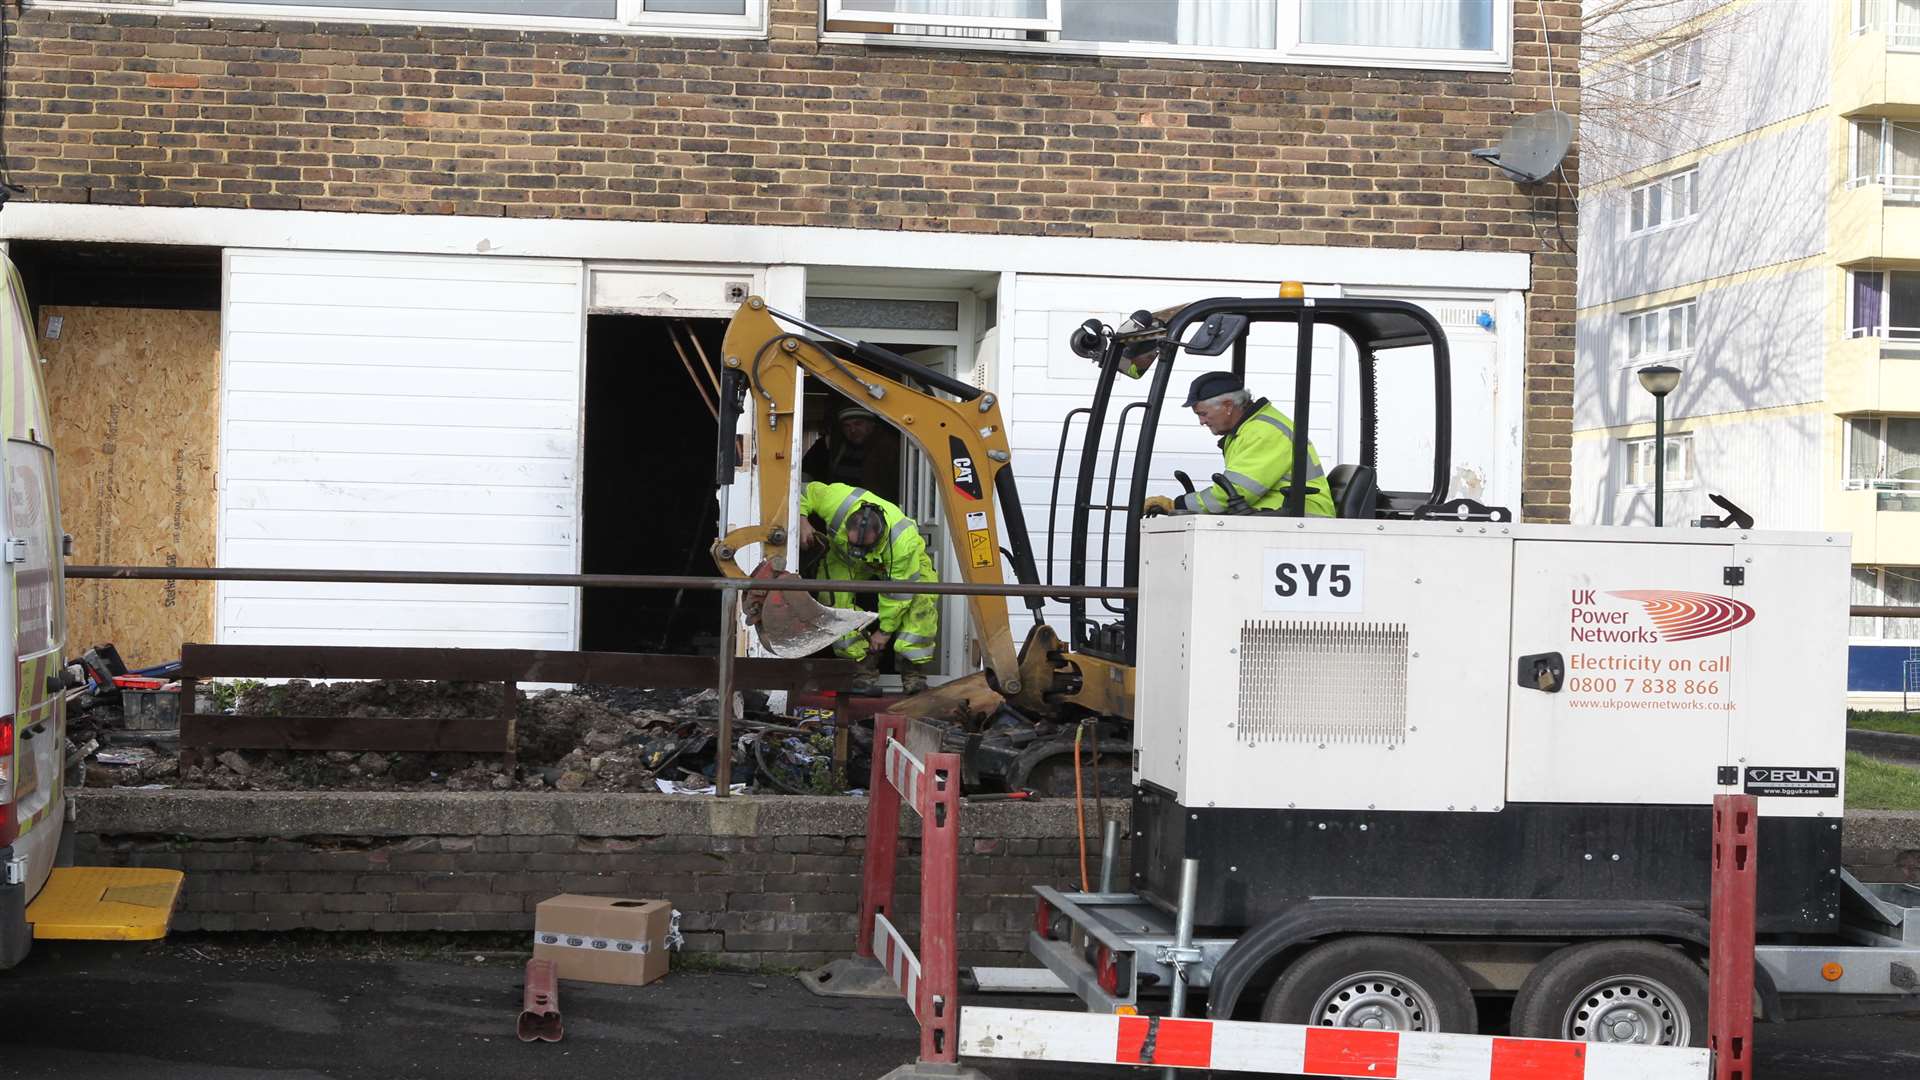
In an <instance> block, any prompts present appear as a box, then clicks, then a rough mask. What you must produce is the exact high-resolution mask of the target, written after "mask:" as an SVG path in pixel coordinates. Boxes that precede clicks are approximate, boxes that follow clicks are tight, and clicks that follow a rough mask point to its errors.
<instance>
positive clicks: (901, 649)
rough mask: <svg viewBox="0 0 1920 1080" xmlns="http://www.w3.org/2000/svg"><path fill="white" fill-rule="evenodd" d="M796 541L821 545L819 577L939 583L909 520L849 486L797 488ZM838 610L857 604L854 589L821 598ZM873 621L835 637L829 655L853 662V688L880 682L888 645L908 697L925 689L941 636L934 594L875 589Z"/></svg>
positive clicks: (867, 687)
mask: <svg viewBox="0 0 1920 1080" xmlns="http://www.w3.org/2000/svg"><path fill="white" fill-rule="evenodd" d="M800 546H801V547H802V548H803V549H806V548H824V549H825V551H824V554H823V555H822V557H821V560H820V568H819V570H818V571H816V572H817V573H818V574H819V576H820V577H821V578H824V579H828V580H834V581H938V580H939V576H938V575H937V574H935V573H934V570H933V560H932V558H930V557H929V556H928V554H927V545H926V541H925V540H924V539H922V537H921V536H920V529H919V526H917V525H916V524H915V523H914V521H913V519H912V518H910V517H908V516H907V515H906V514H904V513H902V512H901V510H900V508H899V507H897V506H895V505H893V504H892V503H890V502H888V501H887V500H885V499H882V498H880V497H879V496H877V495H874V494H873V493H871V492H868V491H866V490H864V489H861V488H857V487H854V486H852V485H850V484H823V483H820V482H818V481H813V482H810V483H808V484H807V485H806V486H805V487H804V488H802V489H801V493H800ZM823 599H824V600H825V602H826V603H828V604H830V605H832V606H833V607H837V608H855V607H858V606H860V605H859V603H858V601H857V599H856V597H855V595H854V594H853V593H832V594H830V595H829V596H827V597H824V598H823ZM878 600H879V604H878V610H879V613H880V618H879V621H878V622H876V623H874V624H873V625H872V627H871V628H869V629H865V630H856V631H854V632H853V633H850V634H847V635H846V636H844V637H842V638H841V639H840V640H839V641H836V642H834V645H833V652H834V655H835V656H839V657H841V658H843V659H847V660H853V661H856V662H858V663H859V665H860V675H859V677H858V680H857V682H856V684H855V685H856V686H857V687H858V688H859V689H863V690H871V689H873V688H874V687H875V686H876V685H877V684H878V683H879V680H880V657H881V654H882V653H884V652H885V651H886V650H887V649H889V648H891V649H892V650H893V659H894V670H895V671H897V672H898V673H899V675H900V681H901V683H902V685H903V686H904V687H905V689H906V692H907V693H909V694H917V693H920V692H921V691H923V690H925V689H926V688H927V676H926V672H927V668H928V666H929V665H931V664H932V663H933V655H934V649H935V646H936V645H937V643H938V638H939V634H940V604H939V598H938V597H936V596H933V595H931V594H928V593H880V594H879V596H878Z"/></svg>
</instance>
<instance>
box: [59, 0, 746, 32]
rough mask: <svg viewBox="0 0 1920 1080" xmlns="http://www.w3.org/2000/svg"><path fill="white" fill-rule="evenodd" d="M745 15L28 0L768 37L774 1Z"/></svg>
mask: <svg viewBox="0 0 1920 1080" xmlns="http://www.w3.org/2000/svg"><path fill="white" fill-rule="evenodd" d="M744 2H745V5H746V14H745V15H698V14H683V13H677V12H652V13H649V12H648V11H646V10H645V7H644V4H645V0H615V4H616V9H615V15H614V17H613V18H611V19H590V18H568V17H566V16H560V15H497V14H485V13H480V12H468V11H417V10H414V9H411V8H391V7H381V6H380V5H379V3H378V0H368V3H367V5H366V6H364V7H317V6H315V5H312V4H301V3H299V2H298V0H286V2H284V3H282V2H278V0H276V2H271V3H257V4H255V3H231V2H227V0H138V2H136V3H116V2H113V0H26V4H27V7H28V8H29V9H31V8H47V9H50V10H67V11H94V12H105V13H109V14H112V13H119V14H125V13H127V12H138V13H140V14H143V15H168V14H173V15H199V16H204V17H208V18H252V19H270V20H297V21H301V22H330V23H371V24H376V25H394V24H400V25H419V26H451V27H462V28H485V29H498V30H562V31H571V32H573V33H579V34H635V35H652V36H668V35H682V36H684V35H687V34H698V35H700V36H703V37H726V38H765V37H767V35H768V23H767V18H768V16H767V11H768V7H769V5H770V3H771V0H744Z"/></svg>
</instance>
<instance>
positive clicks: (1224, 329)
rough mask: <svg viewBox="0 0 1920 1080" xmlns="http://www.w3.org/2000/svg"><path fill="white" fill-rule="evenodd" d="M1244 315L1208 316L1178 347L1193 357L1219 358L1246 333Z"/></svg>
mask: <svg viewBox="0 0 1920 1080" xmlns="http://www.w3.org/2000/svg"><path fill="white" fill-rule="evenodd" d="M1247 322H1248V320H1247V317H1246V316H1245V315H1228V314H1220V315H1209V316H1207V320H1206V321H1205V322H1203V323H1201V324H1200V329H1198V330H1196V331H1194V334H1193V336H1192V337H1190V338H1188V339H1187V340H1186V341H1185V342H1184V343H1183V344H1182V345H1181V346H1180V347H1181V348H1182V349H1185V350H1186V351H1187V352H1189V353H1192V354H1193V355H1195V356H1219V355H1220V354H1221V353H1223V352H1226V351H1227V349H1229V348H1231V347H1232V345H1233V343H1234V342H1235V341H1236V340H1238V339H1239V337H1240V335H1241V334H1244V333H1246V332H1247Z"/></svg>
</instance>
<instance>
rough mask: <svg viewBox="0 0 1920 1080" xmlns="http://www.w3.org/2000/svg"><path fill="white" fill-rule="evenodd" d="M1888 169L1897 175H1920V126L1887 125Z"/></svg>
mask: <svg viewBox="0 0 1920 1080" xmlns="http://www.w3.org/2000/svg"><path fill="white" fill-rule="evenodd" d="M1887 143H1888V149H1889V151H1890V152H1889V153H1888V155H1887V171H1888V172H1889V173H1892V174H1893V175H1895V176H1920V128H1917V127H1908V126H1907V125H1905V124H1894V123H1889V124H1888V125H1887Z"/></svg>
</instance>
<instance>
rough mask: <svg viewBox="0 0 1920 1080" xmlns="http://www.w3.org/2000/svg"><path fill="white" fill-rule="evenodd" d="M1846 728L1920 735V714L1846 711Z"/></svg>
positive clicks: (1860, 710) (1861, 710) (1864, 710)
mask: <svg viewBox="0 0 1920 1080" xmlns="http://www.w3.org/2000/svg"><path fill="white" fill-rule="evenodd" d="M1847 726H1848V727H1850V728H1861V729H1863V730H1866V731H1891V732H1894V733H1895V734H1898V735H1920V713H1904V712H1877V711H1875V710H1872V709H1848V710H1847Z"/></svg>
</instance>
